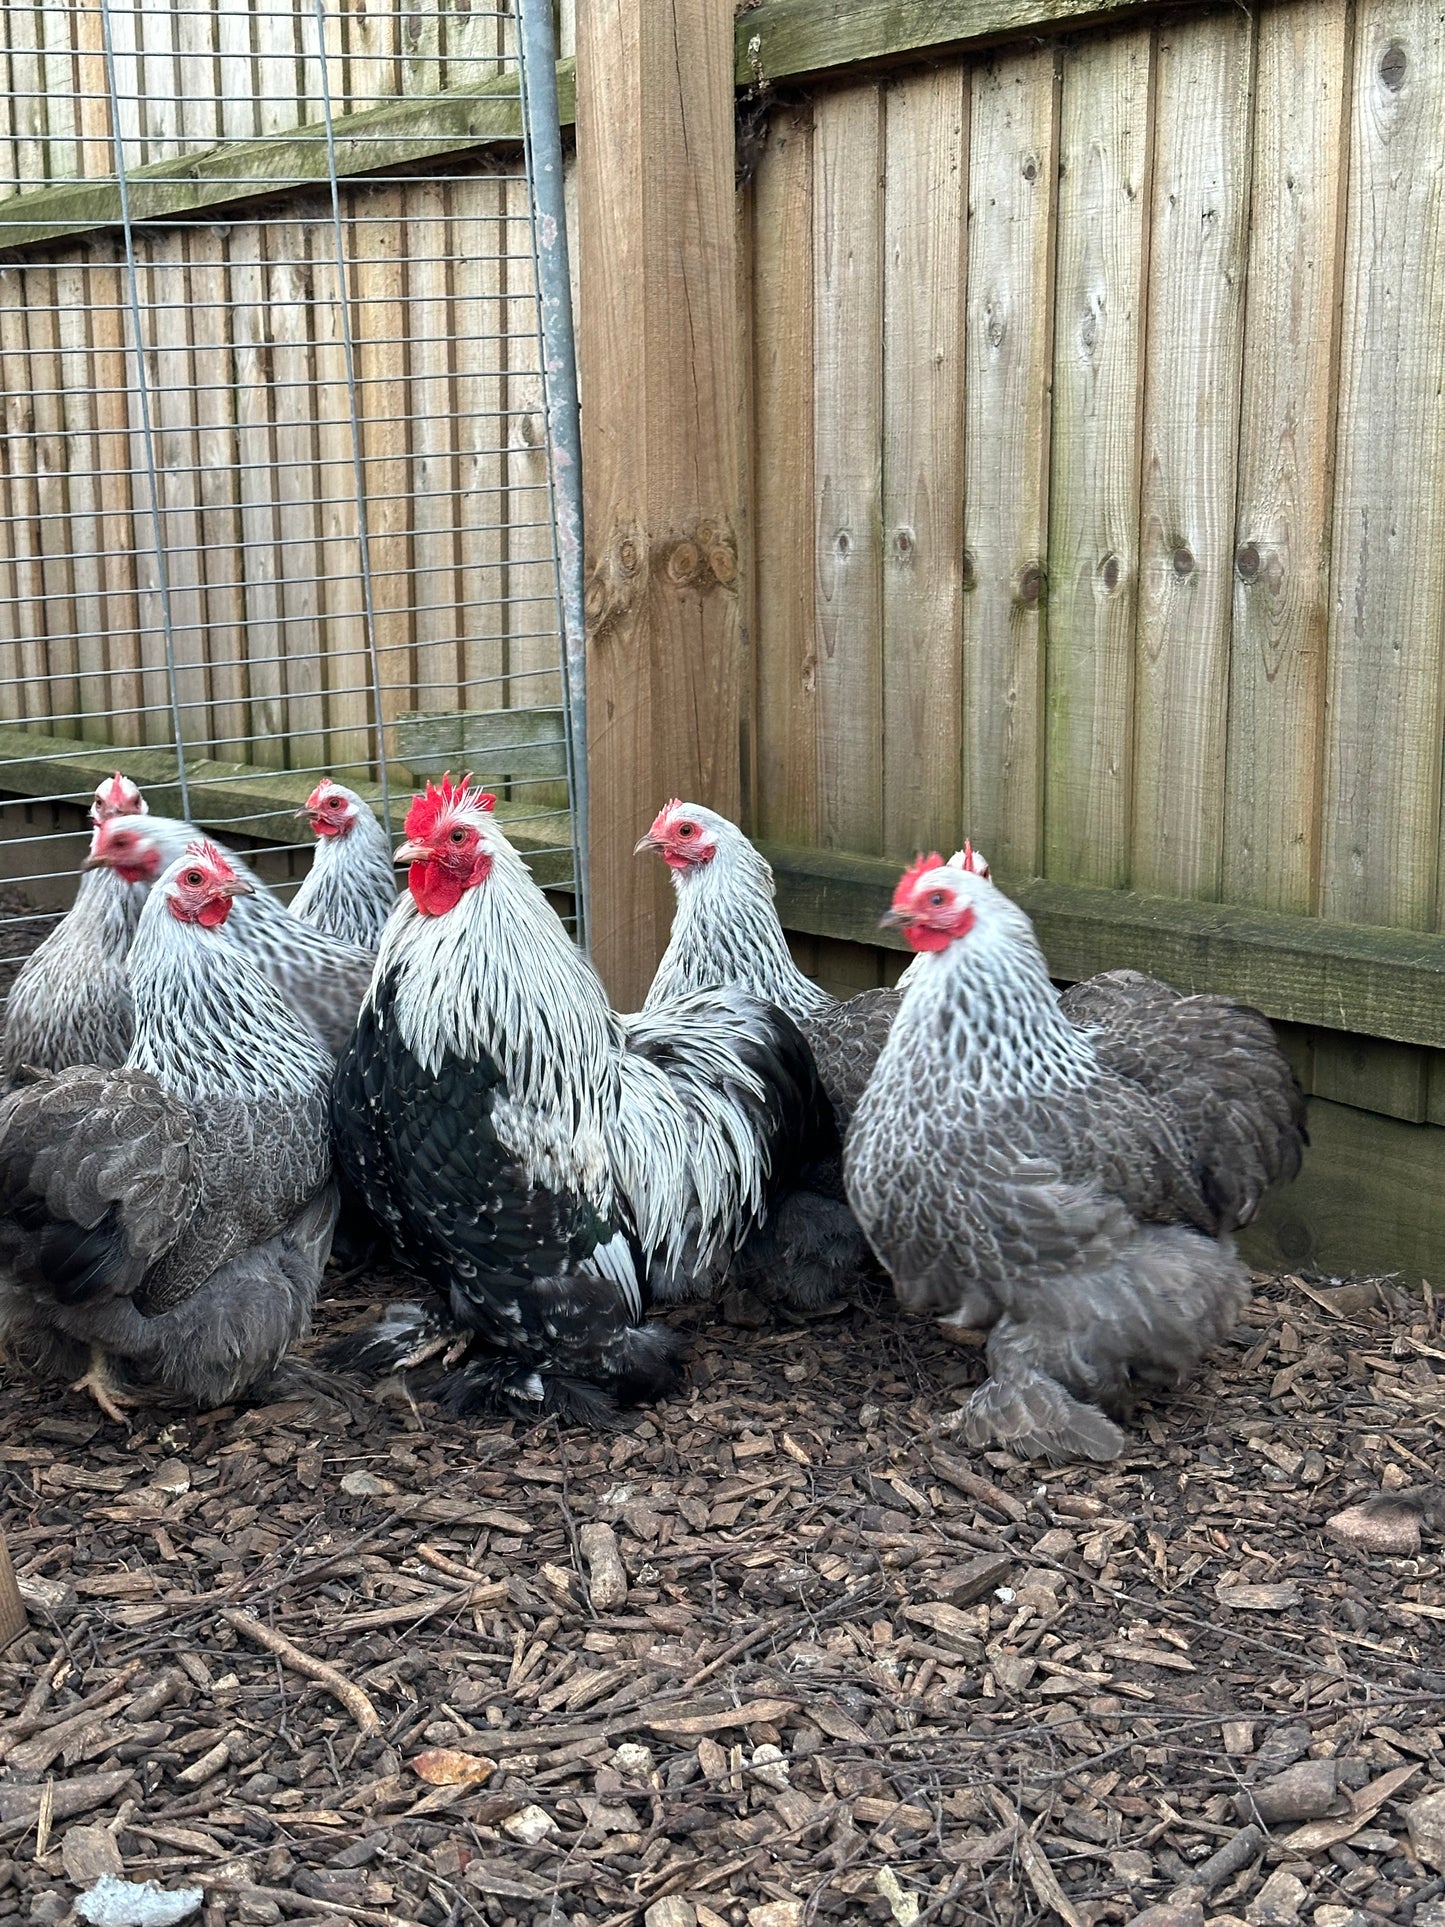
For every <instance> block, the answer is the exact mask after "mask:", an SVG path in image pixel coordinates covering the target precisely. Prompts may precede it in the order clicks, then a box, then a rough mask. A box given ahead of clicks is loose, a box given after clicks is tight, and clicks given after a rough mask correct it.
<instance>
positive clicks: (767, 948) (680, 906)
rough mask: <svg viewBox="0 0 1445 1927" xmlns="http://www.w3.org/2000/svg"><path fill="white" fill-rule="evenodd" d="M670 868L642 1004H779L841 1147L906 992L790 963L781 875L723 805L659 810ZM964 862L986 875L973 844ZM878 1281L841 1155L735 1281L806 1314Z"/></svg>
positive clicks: (796, 1200)
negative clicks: (812, 973)
mask: <svg viewBox="0 0 1445 1927" xmlns="http://www.w3.org/2000/svg"><path fill="white" fill-rule="evenodd" d="M647 850H650V851H654V852H656V853H657V854H658V855H659V856H661V857H662V859H663V861H664V862H665V863H666V864H667V866H668V869H669V870H670V871H671V873H672V882H673V888H674V892H675V894H676V897H677V910H676V914H675V915H674V917H673V923H672V933H671V936H670V938H669V940H668V945H667V949H666V950H665V951H664V952H663V956H662V961H661V963H660V964H659V965H658V967H657V974H656V976H655V977H654V978H653V980H652V985H651V988H650V989H649V990H648V993H647V1000H646V1002H645V1004H644V1005H643V1009H644V1010H645V1011H651V1010H655V1009H658V1008H660V1007H661V1006H663V1005H665V1004H666V1003H667V1002H669V1001H670V1000H671V999H673V998H675V997H679V996H685V995H688V994H690V993H692V992H695V991H699V990H704V989H707V988H709V987H711V986H714V985H718V984H730V985H736V986H738V987H739V988H740V989H743V990H749V991H751V992H752V993H753V995H754V996H755V997H764V998H766V999H767V1000H768V1001H769V1002H770V1003H774V1004H777V1005H779V1006H780V1007H781V1008H782V1009H783V1010H786V1011H787V1012H788V1014H789V1016H791V1017H792V1018H794V1019H795V1020H796V1022H797V1025H798V1028H799V1029H800V1030H801V1031H802V1033H803V1035H804V1037H805V1038H806V1039H807V1041H808V1045H809V1047H810V1049H811V1050H812V1052H813V1056H814V1059H815V1061H816V1063H817V1066H818V1077H819V1080H820V1081H821V1083H822V1086H823V1089H824V1090H825V1091H826V1092H827V1094H828V1098H829V1100H830V1102H831V1103H832V1106H833V1115H834V1120H835V1123H836V1125H837V1130H838V1139H839V1143H840V1144H841V1142H842V1139H843V1136H844V1134H845V1133H846V1131H847V1129H848V1122H849V1119H850V1118H851V1117H852V1115H853V1112H854V1110H855V1109H856V1107H857V1104H858V1100H859V1098H861V1097H862V1095H863V1092H864V1089H865V1087H866V1086H867V1083H868V1079H869V1077H870V1076H871V1075H872V1071H873V1066H874V1065H875V1064H876V1063H877V1061H878V1053H879V1052H880V1051H881V1050H882V1048H883V1044H884V1040H885V1039H886V1038H887V1036H888V1031H889V1027H890V1025H891V1024H892V1022H893V1019H894V1016H895V1015H896V1014H897V1010H898V1006H899V1003H900V1001H901V999H902V992H901V990H865V991H861V992H859V993H858V995H857V996H854V997H849V998H846V999H845V1000H843V1001H841V1002H840V1001H839V1000H838V999H837V998H835V997H830V996H829V994H828V992H827V991H826V990H824V989H822V988H821V986H820V985H818V984H815V983H814V982H813V981H812V979H811V978H809V977H806V976H804V974H803V972H802V971H801V970H800V969H799V968H798V966H797V964H796V963H795V962H794V961H793V957H792V953H791V952H790V951H789V949H788V940H787V938H786V937H785V936H784V934H783V926H782V924H781V923H780V922H779V920H778V912H777V909H776V907H775V904H774V901H773V872H772V869H771V867H770V866H769V864H768V862H767V860H766V859H765V858H764V857H763V856H762V855H761V853H760V852H759V851H758V850H756V849H755V848H754V847H753V845H752V844H751V843H750V842H749V841H748V839H747V837H746V836H744V834H743V832H742V831H741V830H740V829H739V828H738V826H737V825H736V824H735V823H731V822H729V820H728V819H727V817H725V816H719V815H718V813H717V811H716V810H709V809H704V808H703V807H702V805H701V804H698V803H683V802H679V801H677V800H676V799H674V801H672V802H671V803H668V804H667V805H666V806H665V807H664V808H663V809H661V810H660V811H659V812H658V814H657V816H656V818H655V819H654V821H653V824H652V828H651V829H650V830H649V831H648V832H647V835H646V836H644V837H643V838H642V840H641V842H640V843H639V844H638V845H637V854H639V855H640V854H641V853H642V852H643V851H647ZM958 861H960V862H962V863H965V864H967V865H968V867H970V868H974V869H977V870H978V871H979V873H980V874H981V875H983V876H987V875H988V874H989V871H988V865H987V864H986V863H985V862H984V861H983V859H982V857H978V856H976V855H975V854H974V852H973V850H972V849H971V848H970V847H968V846H965V848H964V850H962V851H961V852H960V853H959V857H958ZM870 1273H871V1274H872V1275H873V1276H875V1277H876V1275H877V1274H876V1271H875V1269H874V1266H873V1262H872V1254H871V1253H870V1251H869V1249H868V1244H867V1241H866V1239H865V1238H864V1237H863V1234H862V1232H861V1231H860V1229H859V1227H858V1224H857V1221H856V1220H855V1219H854V1217H853V1214H852V1212H851V1211H850V1210H849V1208H848V1205H847V1202H846V1200H845V1198H844V1193H843V1171H842V1163H841V1157H840V1156H836V1155H835V1156H831V1157H827V1158H822V1159H818V1160H815V1161H814V1162H813V1163H811V1164H810V1165H809V1166H808V1167H807V1169H806V1170H804V1171H803V1172H802V1173H800V1176H799V1181H798V1185H797V1188H796V1189H795V1190H793V1191H791V1192H790V1193H789V1194H788V1195H787V1196H786V1197H784V1198H780V1199H779V1200H778V1203H777V1205H776V1207H775V1209H774V1211H773V1213H772V1215H771V1216H770V1218H769V1220H768V1222H767V1223H766V1224H765V1225H764V1226H762V1227H761V1228H760V1229H759V1231H758V1232H757V1233H756V1234H755V1236H754V1237H753V1238H751V1239H750V1240H749V1241H748V1243H747V1245H746V1246H745V1247H744V1249H743V1250H742V1252H741V1253H740V1254H739V1257H738V1262H737V1265H736V1266H735V1267H734V1277H735V1278H736V1279H737V1281H738V1282H739V1283H741V1284H744V1285H746V1286H747V1287H748V1288H749V1289H751V1290H752V1291H754V1292H755V1293H756V1294H757V1295H758V1296H759V1297H762V1298H765V1299H769V1298H778V1299H781V1300H782V1301H783V1302H785V1303H787V1304H790V1305H792V1306H795V1307H799V1308H803V1309H816V1308H819V1307H822V1306H826V1305H829V1304H831V1303H833V1302H835V1301H836V1300H837V1299H838V1298H839V1296H840V1295H842V1294H845V1293H846V1292H847V1291H848V1290H849V1288H850V1287H852V1286H853V1285H854V1284H856V1282H857V1281H858V1280H860V1279H861V1278H864V1277H867V1276H868V1275H869V1274H870Z"/></svg>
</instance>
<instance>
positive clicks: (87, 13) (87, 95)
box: [0, 0, 115, 180]
mask: <svg viewBox="0 0 1445 1927" xmlns="http://www.w3.org/2000/svg"><path fill="white" fill-rule="evenodd" d="M75 44H76V63H75V71H76V86H77V88H78V90H79V96H80V97H79V99H78V101H77V103H76V116H77V124H78V127H79V130H80V172H81V174H82V175H83V176H84V177H85V178H86V179H87V180H94V179H97V178H103V177H104V176H105V175H107V174H109V173H111V172H112V170H113V169H114V167H115V147H114V130H113V128H112V125H111V118H110V92H109V89H108V87H107V85H106V77H105V37H104V32H103V28H102V20H101V12H100V0H76V7H75ZM0 74H3V68H0Z"/></svg>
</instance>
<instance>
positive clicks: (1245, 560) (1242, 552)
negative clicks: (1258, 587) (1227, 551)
mask: <svg viewBox="0 0 1445 1927" xmlns="http://www.w3.org/2000/svg"><path fill="white" fill-rule="evenodd" d="M1234 567H1235V571H1236V573H1237V574H1238V576H1239V579H1240V581H1241V582H1253V581H1254V579H1255V577H1256V576H1257V575H1258V574H1259V547H1258V545H1257V544H1256V543H1254V542H1241V543H1240V545H1239V547H1238V548H1237V549H1236V550H1235V552H1234Z"/></svg>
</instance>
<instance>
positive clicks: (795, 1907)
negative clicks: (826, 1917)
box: [748, 1900, 803, 1927]
mask: <svg viewBox="0 0 1445 1927" xmlns="http://www.w3.org/2000/svg"><path fill="white" fill-rule="evenodd" d="M748 1927H803V1903H802V1901H801V1900H769V1901H767V1902H766V1903H765V1904H764V1905H763V1906H761V1907H749V1908H748Z"/></svg>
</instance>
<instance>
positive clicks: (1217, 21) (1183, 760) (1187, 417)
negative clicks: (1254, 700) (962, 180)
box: [1133, 13, 1252, 898]
mask: <svg viewBox="0 0 1445 1927" xmlns="http://www.w3.org/2000/svg"><path fill="white" fill-rule="evenodd" d="M1251 36H1252V23H1251V21H1250V20H1249V18H1248V17H1247V16H1246V15H1244V14H1242V13H1238V14H1229V13H1220V14H1211V15H1209V16H1207V17H1206V18H1204V19H1200V20H1188V21H1184V22H1181V23H1180V24H1178V25H1175V24H1174V23H1173V22H1172V21H1168V22H1166V23H1165V24H1164V26H1162V27H1161V29H1160V36H1159V54H1158V65H1157V68H1156V75H1155V86H1156V90H1157V99H1156V102H1155V112H1154V127H1155V154H1154V178H1153V189H1152V192H1153V207H1152V210H1151V223H1152V226H1151V237H1150V273H1149V281H1150V291H1149V318H1148V358H1147V369H1146V375H1145V394H1144V470H1143V484H1142V489H1143V496H1142V535H1141V542H1140V571H1141V578H1140V602H1139V622H1138V643H1137V658H1136V682H1135V735H1134V742H1135V768H1134V785H1135V809H1134V862H1133V881H1134V883H1135V885H1136V886H1137V887H1138V888H1139V889H1141V890H1152V891H1157V892H1159V893H1160V894H1162V895H1165V896H1183V897H1189V896H1193V897H1204V898H1213V897H1217V896H1218V894H1219V871H1220V854H1221V844H1222V838H1223V825H1224V749H1225V711H1226V704H1227V700H1228V689H1229V620H1230V604H1231V596H1232V584H1233V567H1234V497H1235V461H1236V449H1237V446H1238V432H1239V390H1240V346H1241V336H1242V325H1241V324H1242V320H1243V299H1242V295H1243V281H1244V268H1245V251H1246V224H1247V220H1248V213H1249V160H1250V147H1249V107H1250V80H1251V73H1250V69H1251V45H1250V42H1251Z"/></svg>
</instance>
